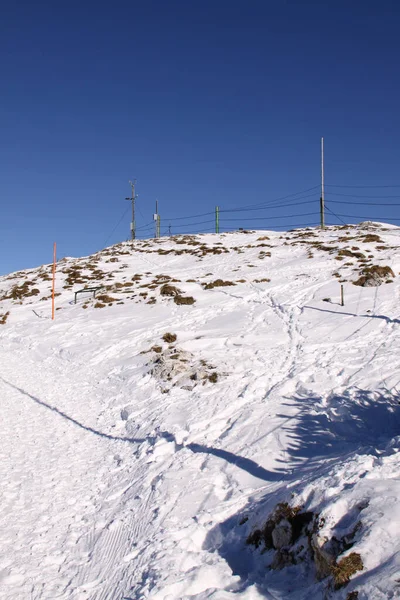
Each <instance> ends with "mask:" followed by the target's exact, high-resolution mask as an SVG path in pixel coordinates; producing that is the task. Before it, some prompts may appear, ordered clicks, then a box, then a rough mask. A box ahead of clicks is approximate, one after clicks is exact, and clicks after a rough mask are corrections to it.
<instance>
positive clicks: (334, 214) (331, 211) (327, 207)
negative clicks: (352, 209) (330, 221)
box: [325, 204, 347, 225]
mask: <svg viewBox="0 0 400 600" xmlns="http://www.w3.org/2000/svg"><path fill="white" fill-rule="evenodd" d="M325 208H326V210H328V211H329V212H330V213H331V214H332V215H333V216H334V217H336V218H337V220H338V221H341V222H342V223H343V225H347V223H345V222H344V221H343V219H341V218H340V217H339V216H338V215H337V214H336V213H334V212H333V210H331V209H330V208H329V206H327V205H326V204H325Z"/></svg>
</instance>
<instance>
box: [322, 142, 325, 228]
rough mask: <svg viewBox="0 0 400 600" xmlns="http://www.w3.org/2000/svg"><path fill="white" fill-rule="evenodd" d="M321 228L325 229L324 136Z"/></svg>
mask: <svg viewBox="0 0 400 600" xmlns="http://www.w3.org/2000/svg"><path fill="white" fill-rule="evenodd" d="M321 229H325V188H324V138H323V137H322V138H321Z"/></svg>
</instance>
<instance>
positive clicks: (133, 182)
mask: <svg viewBox="0 0 400 600" xmlns="http://www.w3.org/2000/svg"><path fill="white" fill-rule="evenodd" d="M129 183H130V184H131V188H132V196H131V197H130V198H125V200H130V201H131V202H132V222H131V239H132V240H134V239H135V238H136V223H135V200H136V195H135V184H136V179H135V180H134V181H130V182H129Z"/></svg>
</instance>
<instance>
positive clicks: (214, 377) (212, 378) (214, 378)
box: [208, 371, 218, 383]
mask: <svg viewBox="0 0 400 600" xmlns="http://www.w3.org/2000/svg"><path fill="white" fill-rule="evenodd" d="M208 381H209V382H210V383H217V381H218V373H217V372H216V371H214V373H211V375H209V376H208Z"/></svg>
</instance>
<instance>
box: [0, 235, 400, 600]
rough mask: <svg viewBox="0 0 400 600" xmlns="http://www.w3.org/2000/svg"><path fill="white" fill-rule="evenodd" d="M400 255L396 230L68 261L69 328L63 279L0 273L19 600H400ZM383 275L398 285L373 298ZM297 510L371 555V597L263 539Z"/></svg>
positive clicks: (9, 558) (2, 374) (127, 250)
mask: <svg viewBox="0 0 400 600" xmlns="http://www.w3.org/2000/svg"><path fill="white" fill-rule="evenodd" d="M366 236H367V237H366ZM371 236H372V237H371ZM376 236H377V238H378V239H376ZM266 238H267V239H266ZM399 246H400V229H399V228H397V227H391V226H381V225H379V224H360V225H359V226H349V227H347V228H345V227H342V228H340V227H329V228H327V229H326V230H325V231H319V230H317V229H308V230H297V231H293V232H288V233H283V234H281V233H277V232H237V233H232V234H220V235H197V236H178V237H173V238H162V239H160V240H149V241H144V242H140V241H137V242H135V243H134V244H133V245H132V244H131V243H123V244H120V245H118V246H114V247H111V248H109V249H106V250H105V251H102V252H100V253H98V254H97V255H93V256H92V257H87V258H82V259H70V258H68V259H63V260H62V261H60V262H59V264H58V267H57V291H58V293H59V294H60V295H59V296H58V297H57V308H58V309H59V310H57V312H56V319H55V321H51V319H50V318H49V317H50V298H49V296H50V286H51V281H49V273H50V272H51V267H50V266H49V265H47V266H45V267H41V268H39V269H32V270H29V271H24V272H20V273H17V274H11V275H9V276H7V277H2V278H0V296H1V301H0V319H1V316H2V315H5V316H4V318H3V320H4V321H5V323H4V324H2V325H0V339H1V344H0V365H1V367H0V390H1V396H0V398H1V412H2V419H1V422H0V439H1V446H0V458H1V461H0V476H1V482H2V485H1V504H0V511H1V512H0V532H1V536H0V597H1V598H4V599H7V600H25V599H27V600H55V599H65V600H66V599H73V600H122V599H125V600H128V599H129V600H133V599H134V600H139V599H142V598H151V599H154V600H175V599H186V600H187V599H191V600H205V599H213V600H229V599H234V598H238V599H245V600H256V599H259V598H271V599H275V600H276V599H278V598H279V599H289V600H295V599H296V600H300V599H303V598H307V599H308V598H313V599H316V600H318V599H321V600H322V599H323V598H338V599H345V598H349V599H351V600H353V599H354V598H357V597H358V598H359V600H365V599H374V600H375V599H376V600H380V599H384V598H400V587H399V581H400V579H399V574H398V572H399V565H400V559H399V553H398V534H399V520H400V502H399V500H398V499H399V498H400V479H399V477H400V461H399V458H398V447H399V444H400V437H399V436H400V417H399V394H398V386H399V384H400V375H399V372H400V371H399V363H400V358H399V357H400V352H399V351H400V341H399V335H398V328H399V323H400V320H399V308H398V305H399V289H400V287H399V280H398V277H397V274H398V273H399V270H400V253H399V251H398V248H399ZM343 251H344V252H343ZM349 253H350V254H349ZM366 264H367V265H368V264H373V265H381V266H388V267H390V268H391V269H392V271H393V276H390V277H389V283H382V285H379V286H372V287H360V286H356V285H354V284H353V283H352V282H353V281H356V280H357V279H358V278H359V277H360V271H361V269H362V268H364V267H365V265H366ZM217 279H222V280H223V281H225V282H231V283H233V284H234V285H223V286H215V287H213V286H208V288H207V287H206V284H207V283H208V284H210V283H212V282H214V281H215V280H217ZM262 280H264V281H262ZM268 280H269V281H268ZM340 281H341V282H342V283H343V285H344V294H345V306H341V305H340ZM26 282H28V283H26ZM166 283H167V285H171V286H175V287H176V288H178V289H179V296H180V297H182V296H183V297H188V296H191V297H193V298H194V299H195V302H194V304H192V305H190V304H187V305H186V304H176V303H175V301H174V296H168V295H162V293H161V291H162V289H163V288H162V286H163V285H165V284H166ZM93 285H95V286H103V290H100V291H99V292H97V298H95V299H92V298H91V294H81V295H79V296H78V298H77V303H76V304H74V291H77V290H80V289H82V288H84V287H85V286H93ZM35 290H37V291H35ZM164 291H168V289H167V290H165V289H164ZM170 293H172V294H174V293H177V292H176V291H174V290H172V291H171V290H170ZM7 312H8V313H9V314H8V315H7ZM167 332H169V333H172V334H175V335H176V336H177V339H176V341H173V342H171V343H168V342H166V341H164V340H163V339H162V337H163V335H164V334H165V333H167ZM152 348H153V349H152ZM280 502H288V503H289V504H290V505H291V506H292V507H301V511H302V512H306V511H307V512H310V513H313V515H314V518H315V519H318V531H317V532H315V531H314V538H313V539H314V542H315V540H317V542H318V543H320V544H323V543H324V541H325V542H326V541H328V546H329V544H332V543H333V542H332V540H334V541H335V540H336V541H337V540H339V541H340V540H343V539H351V548H350V544H349V547H348V548H343V547H341V548H340V553H339V556H338V557H337V562H339V560H340V559H341V558H343V557H346V556H348V555H349V554H350V553H352V552H353V553H354V552H355V553H357V554H359V555H360V556H361V559H362V564H363V567H362V570H360V571H357V572H356V573H355V574H353V575H352V577H351V581H350V583H348V584H347V585H346V586H344V587H342V588H340V589H334V585H333V583H332V581H333V580H332V576H326V577H322V578H321V579H319V580H318V579H317V577H316V564H315V560H313V558H312V557H313V553H312V552H310V551H309V550H308V551H307V548H304V549H300V550H299V549H297V550H293V552H292V550H291V552H292V555H293V556H294V555H295V554H296V552H297V553H300V554H301V553H302V552H303V554H304V560H303V561H302V562H301V561H297V559H296V561H294V562H296V563H297V564H291V561H290V560H289V561H288V563H287V564H285V565H283V564H281V565H280V566H281V567H282V566H283V568H278V569H275V568H273V569H272V568H270V567H271V563H272V564H273V562H274V560H275V561H276V560H277V559H276V557H277V555H279V556H280V557H281V555H280V554H279V552H276V551H275V550H273V549H268V548H266V547H263V545H262V544H261V545H260V546H259V547H258V548H255V547H254V546H253V545H251V544H248V543H246V540H247V538H248V536H249V535H250V536H251V534H252V533H254V531H256V530H257V528H258V529H262V528H263V526H264V524H265V522H266V521H267V519H268V517H269V516H270V515H271V514H273V512H274V509H275V507H276V505H277V504H278V503H280ZM317 515H318V517H317ZM315 522H316V521H315ZM346 536H347V538H346ZM304 539H306V538H304ZM308 539H309V540H310V539H311V533H310V532H309V534H308ZM318 540H319V541H318ZM317 542H315V543H317ZM335 543H336V542H335ZM338 543H339V542H338ZM340 543H341V542H340ZM303 546H304V544H303ZM328 546H327V547H328ZM292 555H291V556H292ZM296 556H297V554H296ZM292 562H293V561H292ZM275 566H276V565H275ZM317 571H318V568H317ZM317 574H318V573H317ZM352 592H354V594H353V595H351V593H352ZM357 592H358V596H357Z"/></svg>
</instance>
